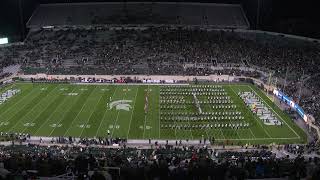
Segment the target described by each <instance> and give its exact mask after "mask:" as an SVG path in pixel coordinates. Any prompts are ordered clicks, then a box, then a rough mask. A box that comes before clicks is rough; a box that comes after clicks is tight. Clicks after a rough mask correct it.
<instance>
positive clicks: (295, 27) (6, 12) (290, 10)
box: [0, 0, 320, 39]
mask: <svg viewBox="0 0 320 180" xmlns="http://www.w3.org/2000/svg"><path fill="white" fill-rule="evenodd" d="M19 1H20V2H21V7H22V11H23V22H22V23H21V19H20V16H19V14H20V13H19ZM95 1H99V2H101V1H105V0H95ZM114 1H116V0H113V2H114ZM137 1H138V0H135V2H137ZM158 1H159V0H158ZM176 1H178V2H195V1H182V0H180V1H179V0H176ZM72 2H88V0H0V36H10V37H15V38H18V39H19V37H20V36H21V35H22V33H21V32H22V29H23V27H21V24H25V23H26V21H27V20H28V19H29V17H30V16H31V14H32V12H33V10H34V9H35V7H36V6H37V4H38V3H72ZM89 2H93V1H89ZM119 2H124V1H119ZM166 2H168V0H166ZM198 2H199V1H198ZM200 2H206V3H237V4H239V3H240V4H242V5H243V7H244V9H245V12H246V14H247V17H248V18H249V20H250V23H251V26H252V28H253V29H254V28H258V29H262V30H269V31H276V32H284V33H290V34H298V35H303V36H308V37H316V38H320V23H319V22H320V20H319V19H318V18H317V16H319V15H318V11H319V9H320V6H319V5H316V3H315V2H316V1H312V0H308V1H290V0H211V1H200ZM303 2H305V3H303ZM306 2H307V3H306ZM258 7H259V8H258ZM258 9H259V11H258ZM258 12H259V13H258ZM258 15H259V16H258ZM257 17H259V19H258V21H257ZM257 23H258V25H256V24H257Z"/></svg>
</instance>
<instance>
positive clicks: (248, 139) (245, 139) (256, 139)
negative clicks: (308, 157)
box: [215, 137, 300, 141]
mask: <svg viewBox="0 0 320 180" xmlns="http://www.w3.org/2000/svg"><path fill="white" fill-rule="evenodd" d="M277 139H280V140H290V139H300V138H299V137H293V138H254V139H250V138H242V139H215V140H232V141H237V140H239V141H252V140H253V141H259V140H277Z"/></svg>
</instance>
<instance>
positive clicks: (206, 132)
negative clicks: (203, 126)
mask: <svg viewBox="0 0 320 180" xmlns="http://www.w3.org/2000/svg"><path fill="white" fill-rule="evenodd" d="M205 131H206V134H207V140H208V141H209V139H210V138H209V134H208V131H207V130H205Z"/></svg>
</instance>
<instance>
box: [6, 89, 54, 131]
mask: <svg viewBox="0 0 320 180" xmlns="http://www.w3.org/2000/svg"><path fill="white" fill-rule="evenodd" d="M57 87H58V86H56V87H55V88H53V89H52V91H54V90H55V89H56V88H57ZM52 91H51V92H50V93H48V94H46V95H45V97H47V96H48V95H49V94H51V93H52ZM40 94H41V93H40ZM40 94H39V95H40ZM45 97H43V98H41V100H40V101H39V102H38V104H36V105H35V106H33V107H32V108H31V109H30V110H29V111H28V112H27V113H26V114H25V116H23V117H22V118H20V119H19V120H18V121H17V122H16V123H15V124H14V126H12V127H11V128H10V129H9V130H8V132H10V131H11V130H12V129H14V128H15V127H16V126H17V125H18V124H19V123H20V122H21V120H22V119H24V118H26V119H24V121H22V123H23V122H25V121H26V120H27V121H29V120H30V118H29V116H28V115H29V114H30V113H31V112H32V111H33V109H34V108H35V107H37V106H39V104H41V102H42V101H43V100H44V99H45ZM26 105H27V104H26ZM26 105H24V106H23V107H25V106H26ZM39 115H40V114H38V115H37V116H36V117H35V118H37V117H38V116H39ZM32 122H33V121H32ZM24 130H25V129H24Z"/></svg>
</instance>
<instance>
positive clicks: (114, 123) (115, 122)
mask: <svg viewBox="0 0 320 180" xmlns="http://www.w3.org/2000/svg"><path fill="white" fill-rule="evenodd" d="M126 89H128V86H127V87H126ZM122 91H123V89H122ZM127 93H128V91H126V92H125V93H124V96H123V97H122V100H124V97H126V98H127ZM119 114H120V111H118V112H117V119H116V120H113V127H112V133H111V137H113V132H114V129H116V128H115V126H116V125H117V122H118V119H119Z"/></svg>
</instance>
